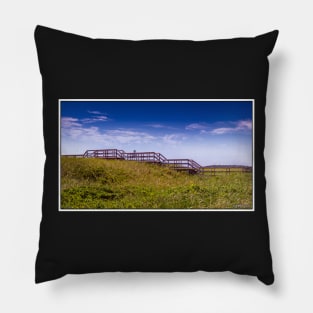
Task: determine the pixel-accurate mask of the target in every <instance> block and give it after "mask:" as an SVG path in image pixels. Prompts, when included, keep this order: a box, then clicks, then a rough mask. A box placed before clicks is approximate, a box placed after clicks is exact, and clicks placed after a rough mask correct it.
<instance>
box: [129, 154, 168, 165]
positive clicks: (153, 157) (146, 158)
mask: <svg viewBox="0 0 313 313" xmlns="http://www.w3.org/2000/svg"><path fill="white" fill-rule="evenodd" d="M124 158H125V160H129V161H139V162H152V163H166V161H167V159H166V157H165V156H164V155H163V154H161V153H157V152H125V153H124Z"/></svg>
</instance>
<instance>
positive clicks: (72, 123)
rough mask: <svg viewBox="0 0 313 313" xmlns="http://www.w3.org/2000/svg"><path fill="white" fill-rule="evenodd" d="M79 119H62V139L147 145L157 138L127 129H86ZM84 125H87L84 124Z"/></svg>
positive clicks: (92, 127)
mask: <svg viewBox="0 0 313 313" xmlns="http://www.w3.org/2000/svg"><path fill="white" fill-rule="evenodd" d="M78 121H79V119H77V118H71V117H66V118H65V117H64V118H62V138H64V139H69V140H76V141H77V140H79V141H89V142H98V143H101V144H109V145H114V144H127V143H145V144H146V143H149V142H152V141H153V140H155V139H157V137H155V136H153V135H151V134H149V133H146V132H140V131H133V130H127V129H114V130H103V129H100V128H99V127H95V126H90V127H86V126H85V125H84V124H81V123H79V122H78ZM85 123H88V121H87V122H85Z"/></svg>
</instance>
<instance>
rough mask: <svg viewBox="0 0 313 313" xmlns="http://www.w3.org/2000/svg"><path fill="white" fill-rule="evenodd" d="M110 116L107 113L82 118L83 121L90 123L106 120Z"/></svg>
mask: <svg viewBox="0 0 313 313" xmlns="http://www.w3.org/2000/svg"><path fill="white" fill-rule="evenodd" d="M108 119H109V118H108V117H107V116H105V115H99V116H95V117H91V118H83V119H81V122H83V123H85V124H89V123H97V122H106V121H107V120H108Z"/></svg>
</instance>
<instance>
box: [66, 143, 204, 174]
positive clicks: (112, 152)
mask: <svg viewBox="0 0 313 313" xmlns="http://www.w3.org/2000/svg"><path fill="white" fill-rule="evenodd" d="M63 156H65V157H74V158H100V159H111V160H127V161H137V162H148V163H156V164H161V165H166V166H168V167H169V168H172V169H174V170H176V171H185V172H187V173H189V174H200V173H203V167H202V166H201V165H200V164H198V163H197V162H196V161H194V160H191V159H167V158H166V157H165V156H164V155H163V154H161V153H158V152H125V151H124V150H118V149H98V150H86V151H85V153H84V154H71V155H69V154H68V155H63Z"/></svg>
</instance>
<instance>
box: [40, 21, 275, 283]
mask: <svg viewBox="0 0 313 313" xmlns="http://www.w3.org/2000/svg"><path fill="white" fill-rule="evenodd" d="M277 36H278V31H272V32H269V33H267V34H263V35H260V36H257V37H254V38H235V39H226V40H225V39H224V40H210V41H189V40H143V41H131V40H113V39H91V38H87V37H82V36H78V35H74V34H69V33H65V32H62V31H58V30H54V29H50V28H47V27H43V26H37V27H36V30H35V41H36V46H37V52H38V60H39V67H40V72H41V75H42V90H43V125H44V142H45V153H46V162H45V169H44V191H43V201H42V221H41V226H40V241H39V251H38V255H37V259H36V275H35V281H36V283H41V282H45V281H49V280H53V279H57V278H60V277H62V276H64V275H66V274H81V273H91V272H105V271H142V272H173V271H180V272H191V271H199V270H201V271H231V272H234V273H238V274H246V275H252V276H256V277H257V278H258V279H259V280H260V281H262V282H263V283H265V284H267V285H270V284H272V283H273V281H274V275H273V270H272V259H271V253H270V248H269V231H268V223H267V216H266V199H265V177H264V169H265V163H264V157H263V150H264V137H265V100H266V88H267V80H268V70H269V63H268V58H267V57H268V55H269V54H270V53H271V52H272V50H273V48H274V45H275V42H276V39H277Z"/></svg>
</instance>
